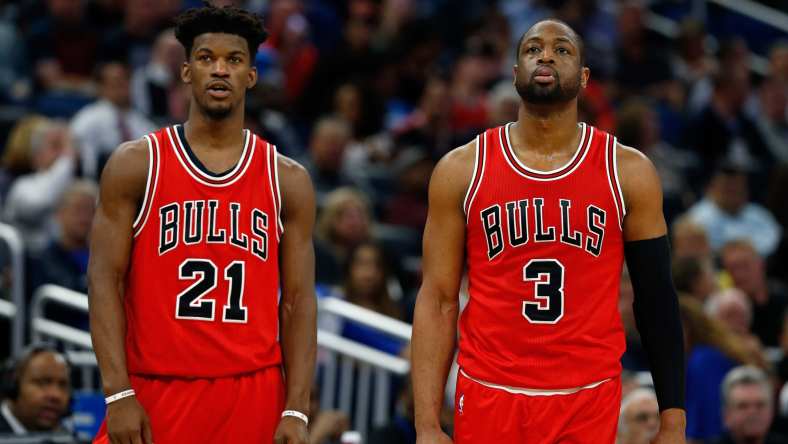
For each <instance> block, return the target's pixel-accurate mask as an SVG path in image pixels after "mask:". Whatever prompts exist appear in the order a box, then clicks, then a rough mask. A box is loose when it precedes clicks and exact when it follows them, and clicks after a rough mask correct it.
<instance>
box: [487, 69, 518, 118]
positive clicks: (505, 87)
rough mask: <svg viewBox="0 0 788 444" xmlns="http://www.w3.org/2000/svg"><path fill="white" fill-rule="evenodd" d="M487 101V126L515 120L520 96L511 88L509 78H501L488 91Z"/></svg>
mask: <svg viewBox="0 0 788 444" xmlns="http://www.w3.org/2000/svg"><path fill="white" fill-rule="evenodd" d="M489 102H490V112H489V115H488V119H487V126H488V127H490V128H493V127H496V126H501V125H505V124H507V123H509V122H514V121H516V120H517V113H518V112H519V111H520V96H519V95H517V90H516V89H514V88H512V81H511V79H507V80H501V81H500V82H498V83H497V84H496V85H495V87H494V88H493V90H492V91H491V92H490V97H489Z"/></svg>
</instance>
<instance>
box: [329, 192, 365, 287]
mask: <svg viewBox="0 0 788 444" xmlns="http://www.w3.org/2000/svg"><path fill="white" fill-rule="evenodd" d="M371 233H372V213H371V209H370V203H369V200H368V199H367V197H366V196H364V195H363V194H362V193H361V192H359V191H358V190H356V189H353V188H349V187H342V188H337V189H335V190H334V191H331V192H330V193H329V194H328V195H326V196H325V199H324V201H323V205H322V211H321V212H320V217H319V218H318V222H317V227H316V230H315V272H316V278H315V280H316V281H317V282H318V283H323V284H339V283H340V282H342V279H343V273H342V270H343V269H344V268H345V264H346V260H347V258H348V255H349V253H350V250H352V249H353V248H355V247H356V246H357V245H359V244H360V243H362V242H364V241H366V240H369V239H370V236H371Z"/></svg>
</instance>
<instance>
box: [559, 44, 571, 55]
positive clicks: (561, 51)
mask: <svg viewBox="0 0 788 444" xmlns="http://www.w3.org/2000/svg"><path fill="white" fill-rule="evenodd" d="M556 51H557V52H558V53H559V54H569V50H568V49H566V48H563V47H560V46H559V47H558V49H556Z"/></svg>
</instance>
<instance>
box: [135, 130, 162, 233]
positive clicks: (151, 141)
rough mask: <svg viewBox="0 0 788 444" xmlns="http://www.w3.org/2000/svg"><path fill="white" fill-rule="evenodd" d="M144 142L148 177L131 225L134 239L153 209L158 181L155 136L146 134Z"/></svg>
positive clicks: (157, 156)
mask: <svg viewBox="0 0 788 444" xmlns="http://www.w3.org/2000/svg"><path fill="white" fill-rule="evenodd" d="M145 141H146V142H147V143H148V177H147V179H146V180H145V194H144V195H143V197H142V205H140V209H139V211H138V213H137V217H135V218H134V222H133V223H132V224H131V229H132V230H133V232H134V237H135V238H136V237H137V236H139V234H140V233H141V232H142V229H143V228H145V224H146V223H147V222H148V217H149V216H150V211H151V207H153V196H154V195H155V194H156V185H157V184H158V181H159V140H158V139H157V138H156V134H148V135H146V136H145Z"/></svg>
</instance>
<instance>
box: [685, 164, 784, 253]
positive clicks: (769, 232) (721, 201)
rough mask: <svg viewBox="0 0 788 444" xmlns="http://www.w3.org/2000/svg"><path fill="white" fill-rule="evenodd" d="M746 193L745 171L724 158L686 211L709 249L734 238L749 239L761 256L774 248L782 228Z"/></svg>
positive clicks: (717, 248) (716, 247) (717, 247)
mask: <svg viewBox="0 0 788 444" xmlns="http://www.w3.org/2000/svg"><path fill="white" fill-rule="evenodd" d="M749 195H750V192H749V185H748V179H747V175H746V173H745V171H743V170H742V168H741V167H740V166H739V165H737V164H735V163H732V162H727V163H724V164H722V165H721V166H720V167H719V168H718V169H717V172H716V173H715V174H714V177H713V178H712V180H711V182H710V183H709V186H708V187H707V189H706V195H705V197H704V198H703V199H702V200H701V201H699V202H698V203H696V204H695V205H693V206H692V207H691V208H690V209H689V210H688V211H687V215H688V216H689V218H690V220H692V221H693V222H695V223H697V224H698V225H701V226H703V227H704V228H705V229H706V234H707V236H708V237H709V243H710V245H711V248H712V250H714V251H719V250H720V249H721V248H722V247H723V245H725V244H726V243H727V242H730V241H732V240H735V239H747V240H749V241H750V242H752V244H753V246H755V249H756V250H757V251H758V253H759V254H760V255H762V256H764V257H766V256H768V255H770V254H771V253H772V252H774V250H775V249H776V248H777V244H778V242H779V241H780V236H781V232H782V228H781V227H780V226H779V225H778V224H777V221H776V220H775V219H774V216H772V214H771V213H770V212H769V210H767V209H766V208H764V207H762V206H761V205H759V204H757V203H754V202H750V201H749Z"/></svg>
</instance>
